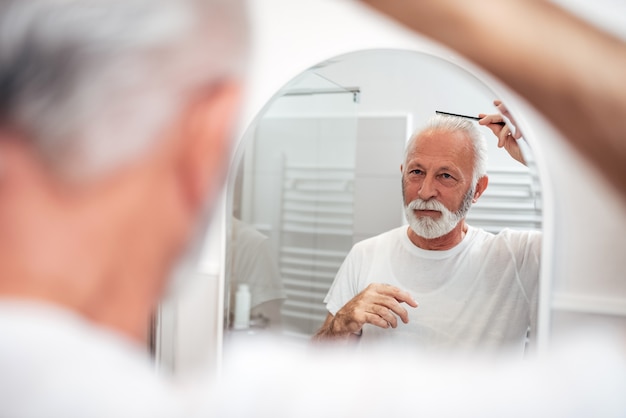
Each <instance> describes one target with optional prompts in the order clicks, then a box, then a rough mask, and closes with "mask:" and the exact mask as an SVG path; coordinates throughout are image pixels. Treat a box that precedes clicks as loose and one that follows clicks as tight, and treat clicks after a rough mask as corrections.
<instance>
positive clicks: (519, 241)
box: [507, 231, 542, 340]
mask: <svg viewBox="0 0 626 418" xmlns="http://www.w3.org/2000/svg"><path fill="white" fill-rule="evenodd" d="M507 232H508V239H509V246H510V248H511V251H512V252H513V254H514V255H515V261H516V269H517V281H518V284H519V285H520V286H521V287H522V289H523V291H524V294H525V295H526V298H527V300H528V303H529V310H530V318H529V319H530V324H531V330H530V332H531V340H534V338H533V336H534V335H535V332H536V328H537V311H538V305H539V273H540V271H541V268H540V266H541V240H542V234H541V232H539V231H524V232H514V231H507Z"/></svg>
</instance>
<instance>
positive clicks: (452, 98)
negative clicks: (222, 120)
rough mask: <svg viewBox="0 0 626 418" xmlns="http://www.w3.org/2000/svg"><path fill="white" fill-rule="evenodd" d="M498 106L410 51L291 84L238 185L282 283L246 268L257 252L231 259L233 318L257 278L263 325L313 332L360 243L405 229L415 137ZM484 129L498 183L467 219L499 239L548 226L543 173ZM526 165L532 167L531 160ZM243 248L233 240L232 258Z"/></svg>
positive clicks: (464, 78)
mask: <svg viewBox="0 0 626 418" xmlns="http://www.w3.org/2000/svg"><path fill="white" fill-rule="evenodd" d="M493 99H495V97H493V96H492V94H491V93H490V91H489V90H488V89H486V88H485V87H484V85H483V84H482V83H479V82H478V81H476V80H475V79H473V78H471V77H470V76H468V75H467V73H466V72H464V71H461V70H459V69H458V68H457V67H455V66H454V65H452V64H449V63H447V62H443V61H440V60H436V59H434V58H432V57H428V56H425V55H421V54H417V53H414V52H404V51H391V50H385V51H369V52H360V53H353V54H349V55H346V56H342V57H339V58H337V59H334V60H330V61H328V62H326V63H323V64H321V65H319V66H316V67H315V68H313V69H311V70H309V71H307V72H305V73H304V74H302V75H301V76H300V77H298V78H296V79H295V80H294V81H292V82H291V83H289V84H288V85H287V86H286V87H285V88H284V89H283V90H282V91H281V92H279V94H278V95H277V96H276V98H275V99H274V100H273V101H272V102H271V103H270V104H269V105H268V106H267V107H266V108H265V111H264V112H263V114H262V115H260V116H259V118H258V119H257V121H256V124H255V125H254V126H253V127H251V128H250V129H249V130H248V131H247V133H246V137H245V139H244V141H243V144H244V146H245V152H244V153H243V158H242V161H241V163H240V165H239V167H238V168H239V169H238V171H237V176H236V179H235V180H234V181H233V182H231V184H232V187H231V190H230V195H229V196H230V198H231V199H232V208H233V215H234V218H236V219H237V220H236V221H233V222H234V223H236V224H239V221H242V222H243V224H244V225H246V227H247V228H251V229H253V230H255V231H256V233H257V234H259V235H260V236H262V237H264V241H265V243H264V246H265V247H266V250H263V252H262V253H261V251H257V252H256V253H255V254H254V257H256V258H259V257H261V256H263V257H267V258H268V259H270V261H266V263H267V265H273V266H275V268H273V267H270V268H269V270H271V271H272V272H273V273H272V274H273V276H272V274H270V275H265V274H264V273H262V272H260V271H257V272H254V271H253V270H252V272H251V273H247V274H243V273H242V270H243V268H240V267H239V266H238V264H237V263H242V264H245V263H246V262H247V261H246V258H245V257H246V256H236V255H232V258H231V259H229V262H228V264H227V272H226V273H227V282H228V283H229V286H228V287H227V290H228V291H229V293H230V295H227V299H226V301H227V305H230V307H229V308H228V309H229V311H230V313H231V315H232V314H233V312H235V310H236V306H235V305H236V303H235V302H236V299H237V298H236V296H237V295H236V292H237V288H238V285H239V284H242V283H246V284H248V288H249V289H250V291H251V293H252V298H251V299H252V302H251V306H250V307H249V309H250V310H251V311H252V315H251V316H252V322H251V326H252V329H255V328H257V329H268V328H271V329H273V330H276V329H279V330H280V332H281V333H282V334H284V335H287V336H293V337H302V338H307V337H308V336H310V335H311V334H313V333H314V332H315V331H316V329H317V328H318V327H319V326H320V325H321V323H322V322H323V320H324V318H325V316H326V314H327V312H326V309H325V306H324V303H323V299H324V297H325V296H326V293H327V291H328V288H329V287H330V285H331V283H332V281H333V279H334V276H335V273H336V272H337V270H338V269H339V266H340V265H341V263H342V261H343V259H344V257H345V256H346V254H347V252H348V251H349V250H350V248H351V247H352V245H353V244H354V243H356V242H358V241H360V240H362V239H365V238H367V237H370V236H373V235H376V234H379V233H381V232H384V231H387V230H389V229H391V228H394V227H397V226H399V225H401V224H404V223H405V220H404V216H403V212H402V197H401V187H400V164H401V162H402V158H403V150H404V144H405V142H406V140H407V139H408V138H409V136H410V135H411V133H412V132H413V130H414V129H416V128H418V127H419V126H420V125H422V124H423V123H424V122H425V121H426V120H427V119H428V118H429V117H430V116H432V115H434V112H435V110H443V111H447V112H454V113H462V114H467V115H477V114H479V113H491V112H494V107H493V104H492V102H493ZM481 130H483V132H484V134H485V137H486V138H487V140H488V143H489V153H490V155H489V168H488V173H489V187H488V189H487V192H486V193H485V194H484V195H483V196H482V197H481V199H480V200H479V202H478V203H477V204H476V205H475V206H474V207H473V208H472V210H471V211H470V213H469V215H468V218H467V219H468V223H470V224H472V225H474V226H477V227H481V228H484V229H487V230H489V231H492V232H494V233H497V232H498V231H499V230H501V229H502V228H504V227H509V228H520V229H539V228H540V227H541V204H540V200H539V198H540V193H539V188H538V182H537V179H536V176H534V175H531V172H533V173H534V171H532V170H530V171H529V169H528V168H527V167H524V166H522V165H521V164H519V163H517V162H516V161H513V160H512V159H511V158H510V157H509V156H508V154H506V152H504V151H503V150H501V149H498V148H497V147H496V140H495V137H493V136H492V134H491V132H490V131H489V130H487V129H486V128H481ZM526 160H527V162H528V163H529V166H530V167H531V168H532V156H530V155H528V156H527V158H526ZM239 239H240V240H241V238H239ZM242 246H243V243H242V242H237V241H236V238H235V237H234V236H233V237H231V241H230V244H229V248H230V249H231V251H229V254H230V253H232V252H233V249H237V248H241V247H242ZM264 276H267V277H266V278H265V279H263V278H262V277H264ZM269 276H272V277H271V278H270V277H269ZM261 282H264V283H266V285H262V284H261ZM255 292H256V293H258V295H256V298H255ZM261 294H263V295H262V296H261ZM268 295H274V296H273V297H274V299H272V300H269V299H268V297H270V296H268ZM255 299H256V300H257V301H262V302H259V303H255ZM261 304H264V305H263V306H261ZM277 312H278V314H277ZM230 326H231V327H232V321H231V322H230Z"/></svg>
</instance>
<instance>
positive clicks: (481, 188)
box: [472, 176, 489, 203]
mask: <svg viewBox="0 0 626 418" xmlns="http://www.w3.org/2000/svg"><path fill="white" fill-rule="evenodd" d="M488 184H489V178H488V177H487V176H482V177H481V178H479V179H478V182H477V183H476V190H475V191H474V197H473V199H472V202H473V203H476V202H477V201H478V198H479V197H480V196H481V195H482V194H483V193H484V192H485V190H486V189H487V185H488Z"/></svg>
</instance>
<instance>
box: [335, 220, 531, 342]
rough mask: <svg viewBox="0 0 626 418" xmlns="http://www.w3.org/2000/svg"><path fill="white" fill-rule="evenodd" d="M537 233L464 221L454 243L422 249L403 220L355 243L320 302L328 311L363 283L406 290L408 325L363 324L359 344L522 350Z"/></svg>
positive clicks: (528, 311)
mask: <svg viewBox="0 0 626 418" xmlns="http://www.w3.org/2000/svg"><path fill="white" fill-rule="evenodd" d="M540 252H541V233H539V232H535V231H532V232H531V231H528V232H526V231H524V232H522V231H513V230H508V229H505V230H503V231H501V232H500V233H498V234H496V235H494V234H491V233H488V232H485V231H483V230H481V229H477V228H473V227H471V226H468V230H467V233H466V235H465V237H464V239H463V241H461V242H460V243H459V244H458V245H457V246H455V247H454V248H452V249H450V250H445V251H428V250H423V249H421V248H419V247H417V246H415V245H414V244H413V243H412V242H411V241H410V240H409V237H408V235H407V226H402V227H399V228H396V229H393V230H391V231H388V232H385V233H383V234H381V235H378V236H376V237H372V238H369V239H366V240H364V241H361V242H359V243H357V244H356V245H355V246H354V247H353V248H352V250H351V251H350V253H349V254H348V256H347V257H346V260H345V261H344V263H343V265H342V266H341V268H340V269H339V272H338V273H337V276H336V278H335V281H334V283H333V285H332V287H331V288H330V291H329V292H328V295H327V296H326V299H325V302H326V304H327V305H326V306H327V309H328V311H329V312H330V313H331V314H333V315H334V314H336V312H337V311H338V310H339V309H340V308H341V307H343V306H344V305H345V304H346V303H347V302H348V301H349V300H350V299H352V298H353V297H354V296H355V295H356V294H358V293H359V292H361V291H362V290H363V289H365V288H366V287H367V286H368V285H369V284H370V283H387V284H391V285H394V286H397V287H399V288H401V289H404V290H407V291H409V292H410V293H411V294H412V295H413V297H414V298H415V300H416V301H417V302H418V303H419V307H418V308H411V307H410V306H408V305H406V304H405V305H404V306H405V307H406V309H407V310H408V311H409V323H408V324H404V323H402V321H400V320H398V327H397V328H395V329H394V328H387V329H385V328H380V327H377V326H374V325H370V324H366V325H365V326H364V327H363V332H362V336H361V341H362V342H368V341H378V342H379V343H390V344H393V345H394V346H397V347H408V348H410V349H416V350H420V349H421V350H430V349H434V350H441V349H455V350H456V349H460V350H461V351H469V352H471V351H474V350H475V349H480V350H488V351H492V349H493V350H495V349H498V350H500V349H502V348H509V349H511V350H514V352H519V353H523V350H524V348H525V342H526V335H527V330H528V329H529V328H530V329H531V330H534V327H535V322H536V311H537V293H538V277H539V259H540Z"/></svg>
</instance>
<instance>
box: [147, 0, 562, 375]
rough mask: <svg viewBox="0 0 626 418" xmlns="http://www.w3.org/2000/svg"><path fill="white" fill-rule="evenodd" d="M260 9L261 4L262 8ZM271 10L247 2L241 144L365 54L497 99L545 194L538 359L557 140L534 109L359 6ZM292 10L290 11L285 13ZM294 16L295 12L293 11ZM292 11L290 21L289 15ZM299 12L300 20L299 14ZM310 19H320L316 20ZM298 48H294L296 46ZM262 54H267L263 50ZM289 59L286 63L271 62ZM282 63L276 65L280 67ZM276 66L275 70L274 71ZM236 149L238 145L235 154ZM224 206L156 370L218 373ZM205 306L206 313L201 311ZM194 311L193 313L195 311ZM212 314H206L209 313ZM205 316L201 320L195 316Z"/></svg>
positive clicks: (544, 337) (545, 311)
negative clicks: (406, 58)
mask: <svg viewBox="0 0 626 418" xmlns="http://www.w3.org/2000/svg"><path fill="white" fill-rule="evenodd" d="M261 3H263V4H261ZM270 3H271V4H272V5H273V6H276V4H279V6H280V7H269V5H268V4H267V3H264V2H252V15H253V17H254V16H256V19H257V22H256V25H254V30H255V31H256V32H253V33H252V38H253V39H256V41H257V45H256V54H253V59H252V63H251V65H250V68H251V69H253V72H252V73H251V74H250V75H249V80H248V89H247V91H246V94H245V97H244V108H243V111H242V114H241V118H240V121H239V126H238V130H237V132H236V135H235V138H237V140H238V141H239V140H240V139H241V138H242V137H243V136H244V133H245V131H246V130H247V129H248V127H249V125H250V124H251V123H252V122H253V121H254V120H255V119H256V117H257V115H258V114H260V113H261V112H262V111H263V108H264V107H265V106H266V105H267V104H268V103H270V102H271V100H272V98H273V96H274V95H275V94H276V92H277V91H278V90H280V89H281V88H282V87H283V86H284V85H286V84H287V83H288V82H289V81H290V80H292V79H293V78H294V77H296V76H298V75H299V74H300V73H302V72H303V71H305V70H307V69H308V68H310V67H312V66H314V65H316V64H318V63H320V62H323V61H326V60H328V59H330V58H332V57H335V56H339V55H344V54H347V53H350V52H355V51H358V50H364V49H376V48H383V49H404V50H407V51H415V52H419V53H422V54H426V55H431V56H433V57H436V58H439V59H441V60H444V61H447V62H449V63H450V64H453V65H456V66H458V67H460V68H462V69H464V70H466V71H467V72H468V73H469V74H470V75H472V76H474V77H475V78H477V79H478V80H480V81H482V82H483V83H484V84H485V85H486V86H487V87H488V88H489V89H491V90H492V91H493V92H494V95H495V96H496V97H499V98H501V100H503V101H504V102H505V103H506V104H507V106H508V108H509V110H510V112H511V114H512V115H514V117H515V119H516V122H517V123H518V126H519V128H520V129H521V130H522V131H523V132H524V136H525V138H526V140H527V141H528V143H529V145H530V147H531V148H532V150H533V154H534V156H535V160H536V166H537V170H538V174H539V178H540V181H541V187H542V195H543V201H542V204H543V245H542V264H541V282H540V301H539V318H538V333H537V338H538V345H537V351H538V353H539V354H541V353H543V352H544V351H545V350H546V348H547V346H548V344H549V338H550V329H549V328H550V301H551V288H552V286H551V280H550V278H551V277H552V272H553V255H554V249H553V243H554V215H555V214H554V193H553V190H552V181H551V180H550V173H549V170H548V165H547V161H546V157H545V152H544V146H543V144H542V142H541V138H542V137H545V136H548V135H549V136H552V137H560V135H559V134H558V133H557V132H556V131H554V129H553V128H552V127H551V125H550V124H549V123H547V122H546V121H545V119H543V117H542V116H541V115H539V114H538V113H537V112H536V111H535V110H534V109H533V108H532V107H530V106H529V105H527V104H526V103H525V102H524V101H523V100H522V99H521V98H520V97H519V96H517V95H515V94H514V93H513V92H512V91H511V90H510V89H508V88H507V87H505V86H504V85H503V84H502V83H500V82H499V81H498V80H496V79H495V78H494V77H492V76H491V75H490V74H488V73H486V72H485V71H483V70H482V69H480V68H478V67H477V66H475V65H474V64H472V63H470V62H469V61H467V60H465V59H464V58H462V57H460V56H459V55H458V54H456V53H454V52H453V51H450V50H449V49H446V48H444V47H442V46H440V45H438V44H435V43H433V42H432V41H430V40H428V39H425V38H423V37H420V36H418V35H416V34H413V33H408V32H406V31H404V30H401V29H400V28H399V27H396V26H390V24H389V22H386V21H383V20H382V19H381V18H380V17H377V16H373V15H370V14H369V13H367V12H366V11H365V10H363V9H362V8H361V7H360V6H358V5H353V4H351V3H350V2H318V3H316V5H315V6H314V5H312V4H311V3H312V2H304V3H305V4H308V7H305V8H303V9H299V7H300V6H302V4H300V2H295V3H297V4H291V3H289V2H287V1H284V0H272V1H270ZM285 9H290V11H285ZM296 9H297V10H296ZM291 12H293V14H292V15H290V13H291ZM303 13H304V14H305V15H303ZM315 15H319V16H318V17H317V18H316V17H315ZM283 16H292V17H293V16H296V17H297V16H299V17H300V18H301V22H299V23H301V24H300V25H298V24H294V23H293V22H292V23H291V24H290V25H289V29H290V30H291V32H290V36H289V37H288V38H289V39H285V38H286V37H285V36H284V33H283V32H280V33H279V32H277V31H276V30H275V29H274V27H276V25H278V26H277V27H281V25H282V26H284V25H285V22H284V21H283V20H284V19H285V18H284V17H283ZM342 17H343V18H347V17H350V31H351V33H352V35H351V36H350V37H340V38H336V37H335V36H336V35H337V31H339V32H340V33H341V32H342V31H343V32H345V30H346V29H345V28H341V29H339V28H340V27H341V26H342V25H344V24H345V21H341V18H342ZM323 19H326V20H325V24H326V27H325V29H327V31H330V32H328V33H325V37H313V38H312V37H311V33H314V32H315V30H316V29H315V28H314V23H315V22H320V21H322V20H323ZM333 29H334V31H333ZM299 41H300V42H299ZM264 48H265V49H264ZM277 56H280V57H282V58H284V57H289V59H288V60H285V59H282V60H280V59H277ZM281 61H282V62H281ZM276 62H280V65H276ZM237 148H239V143H237V144H236V148H235V149H237ZM226 205H227V202H226V199H225V191H224V192H223V193H222V197H221V199H220V204H219V208H218V210H217V211H216V213H215V219H214V221H213V223H212V227H211V228H210V229H209V231H208V236H207V243H208V245H207V247H208V250H207V251H205V254H206V257H205V258H204V259H203V260H202V262H201V263H200V264H201V265H200V272H199V276H200V277H202V278H204V280H206V281H207V282H208V284H206V285H204V286H202V291H203V294H202V295H201V296H200V297H198V296H197V295H196V297H195V299H194V301H193V303H186V302H185V301H181V302H180V303H178V306H177V307H175V308H174V309H173V311H172V312H170V313H169V314H168V315H166V317H165V318H164V317H161V318H160V321H159V322H160V324H159V327H158V330H157V341H156V345H157V352H156V359H157V364H165V365H166V366H167V368H170V369H173V371H174V373H175V374H177V375H185V374H187V373H193V371H194V369H196V368H197V367H198V363H202V365H203V366H208V367H209V368H212V369H216V370H219V367H220V364H221V358H222V345H223V331H224V330H223V326H222V325H223V323H224V318H223V303H224V281H225V272H224V265H223V264H224V262H223V260H224V254H225V248H226V247H225V246H226V231H225V227H226V224H227V223H226V214H227V213H228V212H227V207H226ZM207 306H209V307H212V309H210V310H207V308H206V307H207ZM194 307H195V308H194ZM209 311H210V312H209ZM207 314H208V315H209V317H202V318H199V315H207Z"/></svg>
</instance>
